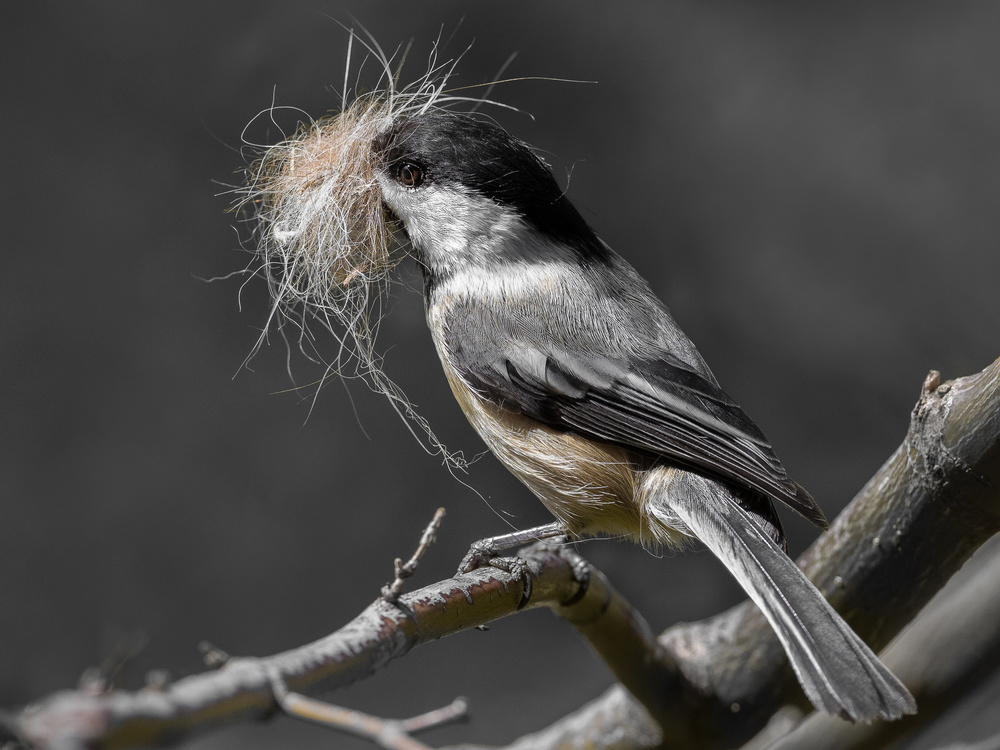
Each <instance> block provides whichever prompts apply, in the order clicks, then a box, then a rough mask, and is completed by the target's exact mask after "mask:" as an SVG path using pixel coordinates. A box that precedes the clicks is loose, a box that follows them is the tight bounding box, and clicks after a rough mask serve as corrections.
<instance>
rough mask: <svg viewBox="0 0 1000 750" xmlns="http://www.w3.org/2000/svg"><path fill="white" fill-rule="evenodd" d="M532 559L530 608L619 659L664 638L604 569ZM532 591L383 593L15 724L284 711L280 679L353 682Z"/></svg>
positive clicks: (462, 581) (182, 730) (88, 733)
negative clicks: (259, 646) (303, 636)
mask: <svg viewBox="0 0 1000 750" xmlns="http://www.w3.org/2000/svg"><path fill="white" fill-rule="evenodd" d="M523 557H524V560H525V563H526V565H527V568H528V571H529V574H530V576H531V579H532V586H531V590H532V593H531V597H530V599H529V600H528V602H527V608H536V607H541V606H547V607H551V608H554V609H557V610H560V611H561V612H563V613H565V614H566V615H567V616H568V617H571V618H575V619H576V620H577V621H579V622H580V623H581V625H582V626H583V627H585V628H591V629H592V630H593V631H594V632H595V633H597V634H598V635H597V636H596V637H597V640H598V642H603V645H602V646H601V648H602V649H603V651H605V652H607V653H608V654H609V658H611V659H612V660H613V661H614V660H615V657H614V656H613V654H614V651H615V649H616V648H617V647H618V645H620V644H625V645H624V646H623V649H624V650H623V651H622V653H623V654H626V655H629V656H631V655H632V654H635V653H640V652H642V651H644V650H647V651H648V650H649V649H654V648H655V647H656V639H655V637H654V635H653V634H652V632H651V631H650V629H649V628H648V627H647V626H646V625H645V623H644V622H643V621H642V618H641V617H640V616H639V615H638V614H637V613H633V612H632V611H631V608H630V607H628V605H627V604H626V603H625V602H624V600H623V599H621V597H620V595H618V594H617V593H616V592H614V591H613V590H612V589H611V587H610V586H609V585H608V584H607V581H606V579H604V577H603V576H601V575H600V574H599V573H598V572H597V571H593V575H592V576H591V580H590V583H589V586H588V588H587V591H586V594H585V595H584V596H582V597H580V596H578V594H579V591H580V584H579V583H578V580H577V578H576V574H577V572H578V571H574V567H573V562H567V561H566V560H565V559H563V557H561V556H560V555H559V554H558V553H557V551H555V550H554V549H553V548H551V547H545V546H536V547H533V548H529V549H528V550H526V551H525V552H524V554H523ZM574 562H575V561H574ZM523 596H524V580H523V578H521V577H519V576H516V575H512V574H510V573H506V572H504V571H502V570H498V569H495V568H482V569H478V570H474V571H472V572H471V573H468V574H464V575H459V576H456V577H454V578H451V579H448V580H445V581H441V582H439V583H436V584H434V585H432V586H427V587H425V588H423V589H420V590H418V591H415V592H413V593H410V594H403V595H401V596H400V597H399V599H398V602H396V603H395V604H394V603H390V602H386V601H385V600H384V599H382V598H379V599H377V600H376V601H375V602H373V603H372V604H371V605H370V606H369V607H368V608H367V609H366V610H365V611H364V612H362V613H361V614H360V615H358V616H357V617H356V618H355V619H354V620H352V621H351V622H350V623H348V624H347V625H345V626H344V627H343V628H341V629H340V630H338V631H337V632H335V633H333V634H332V635H329V636H327V637H326V638H323V639H321V640H319V641H316V642H315V643H311V644H309V645H306V646H303V647H301V648H297V649H294V650H291V651H287V652H284V653H281V654H277V655H275V656H271V657H265V658H252V657H230V658H229V659H228V660H226V661H225V663H224V664H223V665H222V666H221V667H220V668H218V669H216V670H215V671H213V672H207V673H204V674H200V675H196V676H193V677H188V678H185V679H182V680H179V681H177V682H175V683H172V684H169V685H166V686H163V687H161V688H160V689H158V690H142V691H138V692H127V691H112V692H108V693H100V694H93V693H82V692H78V691H67V692H62V693H57V694H55V695H52V696H50V697H49V698H47V699H45V700H44V701H41V702H39V703H38V704H36V705H34V706H30V707H28V708H27V709H25V710H24V711H23V712H22V713H21V714H20V716H19V717H17V718H16V720H15V725H16V729H17V731H18V733H19V734H20V735H21V736H23V737H25V738H26V739H27V740H28V741H30V742H31V743H33V744H34V745H36V746H38V747H67V746H74V747H75V746H79V747H84V746H85V747H87V748H102V747H135V746H146V745H162V744H172V743H176V742H179V741H181V740H182V739H185V738H187V737H189V736H191V735H192V734H195V733H199V732H204V731H206V730H208V729H211V728H214V727H218V726H222V725H225V724H233V723H238V722H244V721H249V720H259V719H262V718H267V717H269V716H271V715H273V714H274V713H275V712H276V711H278V710H280V709H281V708H285V709H287V708H288V705H282V704H281V703H280V701H279V699H278V698H277V697H276V695H275V690H274V685H275V684H276V682H277V683H278V684H280V685H282V691H279V692H280V693H281V694H282V695H286V693H285V692H284V691H285V690H287V694H300V693H305V692H307V691H316V690H329V689H333V688H337V687H342V686H345V685H348V684H350V683H351V682H354V681H355V680H359V679H363V678H365V677H367V676H369V675H371V674H372V673H374V672H375V671H376V670H378V669H379V668H381V667H383V666H384V665H385V664H386V663H388V662H389V661H391V660H393V659H396V658H398V657H400V656H402V655H404V654H406V653H407V652H408V651H409V650H410V649H411V648H413V647H414V646H417V645H419V644H421V643H425V642H428V641H433V640H437V639H439V638H442V637H444V636H446V635H450V634H452V633H456V632H459V631H462V630H467V629H469V628H473V627H477V626H480V625H485V624H486V623H489V622H492V621H493V620H496V619H499V618H501V617H504V616H506V615H510V614H514V613H515V612H516V611H518V607H519V605H521V604H522V598H523ZM565 602H573V603H572V604H564V603H565ZM622 613H624V615H623V614H622ZM605 618H617V619H618V624H617V625H614V624H605V625H601V624H600V623H601V620H603V619H605ZM617 662H618V671H619V672H621V674H623V675H625V674H627V673H628V672H629V670H630V669H631V670H634V667H632V666H630V665H628V664H627V659H622V658H621V657H620V656H619V657H618V658H617ZM640 692H641V690H640ZM292 700H293V701H299V699H298V698H294V699H292ZM295 705H296V706H301V705H302V704H301V702H297V703H296V704H295Z"/></svg>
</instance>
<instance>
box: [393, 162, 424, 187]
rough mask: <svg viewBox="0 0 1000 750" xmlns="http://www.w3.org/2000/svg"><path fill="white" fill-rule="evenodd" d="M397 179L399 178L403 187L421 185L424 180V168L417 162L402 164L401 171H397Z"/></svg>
mask: <svg viewBox="0 0 1000 750" xmlns="http://www.w3.org/2000/svg"><path fill="white" fill-rule="evenodd" d="M396 179H397V180H399V182H400V184H401V185H402V186H403V187H408V188H415V187H420V183H422V182H423V181H424V170H422V169H421V168H420V167H418V166H417V165H416V164H411V163H409V162H407V163H405V164H402V165H400V167H399V171H398V172H397V173H396Z"/></svg>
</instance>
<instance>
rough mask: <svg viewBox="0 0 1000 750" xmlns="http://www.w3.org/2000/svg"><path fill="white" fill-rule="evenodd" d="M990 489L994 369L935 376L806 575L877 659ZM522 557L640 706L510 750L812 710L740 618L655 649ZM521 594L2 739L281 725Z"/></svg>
mask: <svg viewBox="0 0 1000 750" xmlns="http://www.w3.org/2000/svg"><path fill="white" fill-rule="evenodd" d="M997 487H1000V360H998V361H997V362H995V363H994V364H993V365H991V366H990V367H989V368H987V369H986V370H985V371H983V372H982V373H980V374H978V375H974V376H971V377H968V378H962V379H959V380H956V381H953V382H952V383H950V384H946V385H942V386H939V384H938V382H937V376H936V374H932V376H929V377H928V380H927V381H926V383H925V387H924V390H923V393H922V395H921V399H920V401H919V402H918V404H917V407H916V408H915V410H914V415H913V419H912V422H911V426H910V430H909V433H908V435H907V437H906V440H905V441H904V443H903V445H902V446H901V447H900V448H899V449H898V450H897V451H896V453H895V454H894V455H893V456H892V457H891V458H890V459H889V461H888V462H887V463H886V464H885V466H883V467H882V469H881V470H880V471H879V472H878V474H876V476H875V477H874V478H873V479H872V480H871V481H870V482H869V483H868V485H866V487H865V488H864V489H863V490H862V491H861V493H859V495H858V497H856V498H855V500H854V501H853V502H852V503H851V505H850V506H849V507H848V508H847V510H846V511H845V512H844V513H843V514H842V515H841V516H840V517H839V518H838V519H837V520H836V522H835V523H834V524H833V526H832V527H831V529H830V530H829V531H828V532H827V533H825V534H824V535H823V536H822V537H820V539H818V540H817V542H816V543H815V544H814V545H813V546H812V547H811V548H810V549H809V550H808V551H807V552H806V554H805V555H804V556H803V558H802V559H801V560H800V564H802V565H803V567H804V568H805V570H806V572H807V574H808V575H809V576H810V577H811V578H812V579H813V580H814V581H815V582H816V583H817V585H818V586H819V587H820V589H821V590H822V591H823V592H824V594H826V595H827V596H828V597H829V598H830V600H831V602H832V603H833V604H834V606H835V607H836V608H837V609H838V610H840V611H841V613H842V614H843V615H844V616H845V618H846V619H847V620H848V622H850V623H851V624H852V626H853V627H854V628H855V629H856V630H857V631H858V633H859V634H860V635H861V636H862V637H863V638H865V639H866V640H867V641H868V642H869V643H870V644H871V645H872V646H874V647H875V648H876V649H878V648H881V647H882V646H884V645H885V644H886V643H887V642H888V640H889V639H890V638H892V637H893V635H895V633H897V632H898V631H899V630H900V628H902V626H903V625H905V624H906V623H907V622H908V621H909V620H910V619H911V618H912V617H913V615H914V614H915V613H916V612H917V611H918V610H919V609H920V608H921V607H923V605H924V604H925V603H926V602H927V601H928V600H929V599H930V598H931V597H932V596H933V594H934V592H935V591H937V589H938V588H940V586H941V585H942V584H943V583H944V582H945V581H947V580H948V578H950V577H951V575H952V574H953V573H954V572H955V571H956V570H957V569H958V568H959V567H960V566H961V565H962V564H963V563H964V561H965V560H966V559H967V558H968V557H969V555H971V554H972V552H973V551H975V549H976V548H978V547H979V546H980V545H981V544H982V543H983V542H984V541H985V540H986V539H988V538H989V537H990V536H992V535H993V534H994V533H996V532H997V531H998V530H1000V503H998V502H997V500H998V491H997ZM525 555H526V560H527V564H528V569H529V571H530V575H531V576H532V581H533V586H532V594H531V597H530V599H529V600H528V602H527V605H526V606H527V607H529V608H533V607H538V606H548V607H551V608H552V609H554V610H555V611H556V612H557V613H559V614H560V615H561V616H562V617H564V618H565V619H567V620H569V621H570V622H572V623H573V624H574V625H575V626H576V627H577V628H578V629H579V630H580V631H581V633H583V635H584V636H585V637H586V638H587V639H588V640H589V641H590V643H591V644H592V645H593V646H594V648H595V649H596V650H597V651H598V652H599V653H600V654H601V656H602V657H603V658H604V659H605V661H607V662H608V663H609V665H610V666H611V668H612V670H613V671H614V673H615V675H616V677H617V678H618V679H619V680H621V681H622V684H623V685H625V686H627V687H628V689H629V690H630V691H631V692H632V694H631V695H629V694H628V693H626V692H625V691H624V690H623V689H622V688H621V687H616V688H614V689H612V690H611V691H610V692H609V693H607V694H606V695H605V696H603V697H602V698H600V699H599V700H598V701H595V702H594V703H592V704H590V705H589V706H587V707H585V708H584V709H581V710H580V711H578V712H576V713H575V714H573V715H572V716H570V717H567V718H566V719H564V720H562V721H561V722H558V723H557V724H555V725H553V726H552V727H550V728H549V729H548V730H546V731H545V732H541V733H538V734H535V735H530V736H528V737H525V738H522V740H519V741H518V742H517V743H515V745H514V747H517V748H519V749H521V750H527V748H551V747H555V745H556V744H559V743H561V744H562V747H567V748H569V747H584V746H587V747H592V748H611V747H615V748H648V747H654V746H657V745H659V744H660V743H661V742H662V746H663V747H697V746H706V745H719V746H737V745H739V744H741V743H742V742H744V741H746V740H747V739H748V738H750V737H751V736H752V735H753V734H754V733H756V732H757V731H759V730H760V729H761V728H762V727H763V726H764V724H765V723H766V721H767V720H768V718H769V717H770V716H771V715H773V714H774V712H775V711H776V710H777V708H778V707H780V706H781V705H782V704H784V703H785V702H787V701H788V700H789V696H796V699H795V700H796V702H797V703H798V704H799V705H803V706H804V705H805V698H804V696H802V695H801V691H800V690H799V689H798V687H797V686H796V685H795V681H794V676H793V675H792V673H791V670H790V668H789V667H788V665H787V661H786V659H785V656H784V653H783V651H782V650H781V647H780V645H779V644H778V642H777V639H776V638H775V637H774V635H773V633H772V631H771V629H770V627H769V626H768V625H767V623H766V621H765V620H764V618H763V617H762V616H761V615H760V614H759V612H758V611H757V609H756V608H755V607H754V606H753V605H752V604H750V603H749V602H748V603H746V604H744V605H740V606H738V607H736V608H734V609H732V610H730V611H729V612H726V613H723V614H722V615H719V616H718V617H715V618H712V619H710V620H708V621H705V622H703V623H695V624H691V625H680V626H676V627H674V628H671V629H670V630H668V631H667V632H666V633H664V634H663V635H662V636H661V637H660V638H659V639H656V638H654V637H653V635H652V633H651V632H650V630H649V628H648V626H647V625H646V623H645V622H644V621H643V620H642V618H641V616H640V615H639V614H638V613H636V612H635V611H634V610H632V608H631V607H630V606H629V605H628V604H627V602H625V601H624V600H623V599H622V598H621V597H620V595H618V594H617V593H616V592H615V591H614V590H613V589H612V588H611V587H610V585H609V584H608V583H607V581H606V579H605V578H604V577H603V576H602V575H601V574H600V573H598V572H597V571H593V572H592V575H591V582H590V585H589V586H588V587H587V588H586V589H584V590H581V587H580V585H579V584H578V583H577V580H578V579H577V578H576V577H575V576H574V571H573V565H571V564H570V563H568V562H567V561H566V560H565V559H563V558H562V557H560V556H559V555H558V554H556V553H555V552H553V551H552V549H551V548H549V547H543V546H537V545H536V546H534V547H532V548H529V549H528V551H527V552H526V553H525ZM901 581H902V582H905V584H904V585H903V586H900V585H899V582H901ZM523 588H524V586H523V582H522V581H521V580H520V579H515V578H513V577H512V576H511V575H510V574H507V573H504V572H503V571H499V570H495V569H481V570H477V571H473V572H472V573H470V574H468V575H463V576H457V577H456V578H453V579H449V580H446V581H442V582H440V583H437V584H434V585H433V586H428V587H426V588H424V589H421V590H420V591H417V592H414V593H411V594H406V595H402V596H400V597H399V599H398V601H397V602H396V603H395V604H393V603H390V602H387V601H385V600H383V599H381V598H380V599H379V600H377V601H375V602H374V603H373V604H372V605H371V606H370V607H368V608H367V609H366V610H365V611H364V612H363V613H361V614H360V615H359V616H358V617H356V618H355V619H354V620H353V621H352V622H350V623H349V624H348V625H346V626H345V627H343V628H341V630H339V631H337V632H336V633H334V634H332V635H330V636H327V637H326V638H323V639H321V640H319V641H316V642H315V643H313V644H309V645H307V646H303V647H302V648H298V649H295V650H292V651H288V652H285V653H282V654H278V655H276V656H272V657H267V658H263V659H257V658H237V659H231V660H229V661H228V662H226V663H225V665H224V666H223V667H222V668H221V669H219V670H218V671H216V672H211V673H207V674H203V675H197V676H194V677H189V678H186V679H184V680H180V681H178V682H176V683H173V684H171V685H167V686H165V687H160V688H158V689H155V690H154V689H147V690H142V691H139V692H134V693H130V692H125V691H114V692H109V693H101V694H97V695H94V694H89V693H83V692H64V693H58V694H55V695H53V696H51V697H49V698H47V699H46V700H44V701H43V702H41V703H39V704H37V705H36V706H34V707H31V708H29V709H26V710H25V711H23V712H22V713H21V714H20V715H18V716H16V717H15V718H14V720H13V722H12V723H13V725H14V726H15V728H16V730H17V731H18V732H19V733H20V735H21V736H23V737H24V738H26V739H27V740H29V741H30V742H32V743H34V744H36V745H38V746H41V747H60V748H76V747H80V748H82V747H87V748H99V747H112V746H114V747H125V746H136V745H153V744H168V743H172V742H176V741H179V740H180V739H182V738H185V737H188V736H190V735H191V734H193V733H195V732H201V731H205V730H206V729H209V728H211V727H215V726H220V725H222V724H225V723H234V722H238V721H245V720H248V719H259V718H263V717H266V716H269V715H270V714H272V713H274V712H275V711H276V710H277V708H278V705H277V703H276V699H275V696H274V694H273V691H272V677H274V676H276V677H278V678H279V679H280V680H281V681H282V682H283V684H284V685H286V686H287V688H288V690H289V691H291V692H295V693H300V692H305V691H308V690H318V689H330V688H334V687H340V686H344V685H347V684H349V683H350V682H353V681H354V680H356V679H362V678H364V677H367V676H368V675H370V674H372V673H373V672H374V671H376V670H377V669H379V668H380V667H382V666H383V665H385V664H386V663H387V662H388V661H390V660H392V659H395V658H397V657H398V656H401V655H403V654H405V653H406V652H407V651H409V649H410V648H412V647H413V646H415V645H418V644H420V643H424V642H426V641H429V640H435V639H437V638H440V637H442V636H445V635H448V634H451V633H454V632H458V631H460V630H465V629H468V628H471V627H476V626H478V625H482V624H485V623H488V622H490V621H492V620H495V619H498V618H499V617H503V616H505V615H507V614H512V613H513V612H515V611H516V610H517V609H518V605H519V604H520V603H521V601H522V596H523V595H524V591H523ZM633 696H634V697H633ZM636 699H638V700H636ZM644 706H645V708H644ZM921 708H922V709H923V706H922V707H921ZM647 709H648V710H647ZM807 723H808V722H807ZM658 725H659V726H658ZM661 726H662V727H664V728H665V731H664V732H663V733H662V734H661V730H660V727H661ZM866 747H867V745H866Z"/></svg>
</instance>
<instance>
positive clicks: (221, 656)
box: [198, 641, 233, 669]
mask: <svg viewBox="0 0 1000 750" xmlns="http://www.w3.org/2000/svg"><path fill="white" fill-rule="evenodd" d="M198 650H199V651H200V652H201V658H202V661H204V662H205V666H206V667H208V668H209V669H222V668H223V667H224V666H226V664H227V663H228V662H229V660H230V659H232V658H233V657H232V656H230V655H229V654H227V653H226V652H225V651H223V650H222V649H221V648H219V647H218V646H216V645H214V644H212V643H210V642H209V641H202V642H201V643H199V644H198Z"/></svg>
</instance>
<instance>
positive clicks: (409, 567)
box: [382, 508, 445, 604]
mask: <svg viewBox="0 0 1000 750" xmlns="http://www.w3.org/2000/svg"><path fill="white" fill-rule="evenodd" d="M444 515H445V510H444V508H438V509H437V511H435V513H434V517H433V518H432V519H431V522H430V523H429V524H427V527H426V528H425V529H424V533H423V534H422V535H421V536H420V542H419V544H417V549H416V551H415V552H414V553H413V556H412V557H411V558H410V559H409V560H408V561H407V562H406V563H405V564H404V563H403V560H402V558H399V557H397V558H396V559H395V561H394V564H393V569H394V571H395V579H394V580H393V582H392V583H390V584H387V585H385V586H383V587H382V600H383V601H384V602H386V603H387V604H395V603H396V602H397V601H399V597H400V595H401V594H402V593H403V582H404V581H405V580H406V579H407V578H409V577H410V576H412V575H413V574H414V573H415V572H416V570H417V566H418V565H419V564H420V560H421V559H422V558H423V556H424V554H425V553H426V552H427V549H428V548H429V547H430V546H431V544H433V542H434V539H435V535H436V534H437V531H438V529H439V528H440V527H441V521H442V520H443V519H444Z"/></svg>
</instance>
